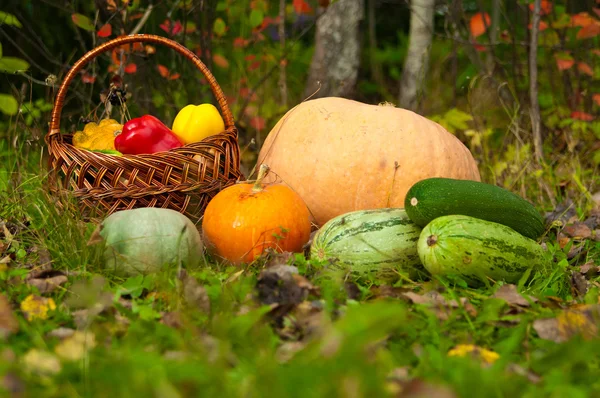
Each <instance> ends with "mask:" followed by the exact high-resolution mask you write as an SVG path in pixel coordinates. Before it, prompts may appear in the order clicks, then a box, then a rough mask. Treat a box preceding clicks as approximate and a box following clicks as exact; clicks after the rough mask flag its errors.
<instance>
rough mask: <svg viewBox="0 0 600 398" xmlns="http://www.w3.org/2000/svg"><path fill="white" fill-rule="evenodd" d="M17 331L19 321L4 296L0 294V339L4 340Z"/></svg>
mask: <svg viewBox="0 0 600 398" xmlns="http://www.w3.org/2000/svg"><path fill="white" fill-rule="evenodd" d="M18 331H19V321H18V320H17V318H16V316H15V314H14V313H13V311H12V307H11V305H10V302H9V301H8V299H7V298H6V296H5V295H4V294H0V339H5V338H6V337H8V336H10V335H11V334H13V333H16V332H18Z"/></svg>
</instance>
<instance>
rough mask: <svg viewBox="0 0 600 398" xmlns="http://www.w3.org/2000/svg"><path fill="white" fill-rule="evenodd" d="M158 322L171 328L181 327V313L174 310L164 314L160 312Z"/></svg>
mask: <svg viewBox="0 0 600 398" xmlns="http://www.w3.org/2000/svg"><path fill="white" fill-rule="evenodd" d="M160 323H162V324H163V325H166V326H169V327H171V328H173V329H181V327H182V326H183V322H182V319H181V313H179V312H176V311H171V312H165V313H164V314H162V317H161V319H160Z"/></svg>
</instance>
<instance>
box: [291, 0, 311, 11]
mask: <svg viewBox="0 0 600 398" xmlns="http://www.w3.org/2000/svg"><path fill="white" fill-rule="evenodd" d="M293 5H294V11H296V14H298V15H302V14H311V13H312V12H313V9H312V8H311V6H310V4H308V3H307V2H306V1H305V0H294V2H293Z"/></svg>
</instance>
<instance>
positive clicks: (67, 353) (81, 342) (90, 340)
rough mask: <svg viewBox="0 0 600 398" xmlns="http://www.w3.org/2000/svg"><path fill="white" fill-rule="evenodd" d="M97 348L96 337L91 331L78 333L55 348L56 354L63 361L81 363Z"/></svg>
mask: <svg viewBox="0 0 600 398" xmlns="http://www.w3.org/2000/svg"><path fill="white" fill-rule="evenodd" d="M95 346H96V336H95V335H94V334H93V333H91V332H89V331H85V332H81V331H76V332H75V333H73V335H72V336H71V337H67V338H66V339H64V340H63V341H61V342H60V343H59V344H58V345H57V346H56V347H55V348H54V352H55V353H56V355H58V356H59V357H60V358H61V359H62V360H65V361H79V360H81V359H82V358H83V357H84V355H86V354H87V352H88V351H89V350H91V349H92V348H94V347H95Z"/></svg>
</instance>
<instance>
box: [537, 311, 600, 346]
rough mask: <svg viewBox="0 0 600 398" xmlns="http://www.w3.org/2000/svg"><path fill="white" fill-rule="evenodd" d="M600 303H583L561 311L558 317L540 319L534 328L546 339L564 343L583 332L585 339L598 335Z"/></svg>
mask: <svg viewBox="0 0 600 398" xmlns="http://www.w3.org/2000/svg"><path fill="white" fill-rule="evenodd" d="M599 315H600V305H582V306H578V307H576V308H571V309H566V310H564V311H562V312H560V313H559V314H558V315H557V316H556V318H546V319H538V320H536V321H534V322H533V328H534V330H535V331H536V332H537V334H538V336H540V338H542V339H544V340H551V341H554V342H556V343H563V342H565V341H567V340H569V339H570V338H571V337H573V336H575V335H578V334H581V335H582V336H583V338H584V339H592V338H595V337H597V336H598V317H599Z"/></svg>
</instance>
